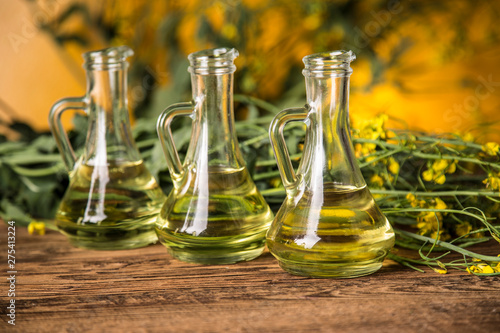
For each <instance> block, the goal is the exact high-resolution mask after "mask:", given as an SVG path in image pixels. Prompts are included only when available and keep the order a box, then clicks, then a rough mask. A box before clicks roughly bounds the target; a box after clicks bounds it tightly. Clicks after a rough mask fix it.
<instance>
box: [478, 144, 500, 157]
mask: <svg viewBox="0 0 500 333" xmlns="http://www.w3.org/2000/svg"><path fill="white" fill-rule="evenodd" d="M481 149H482V150H483V151H484V152H485V153H486V154H488V155H490V156H495V155H497V154H498V151H499V149H500V146H499V145H498V143H496V142H487V143H485V144H484V145H483V146H482V147H481Z"/></svg>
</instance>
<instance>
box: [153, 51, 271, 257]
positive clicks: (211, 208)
mask: <svg viewBox="0 0 500 333" xmlns="http://www.w3.org/2000/svg"><path fill="white" fill-rule="evenodd" d="M237 56H238V52H237V51H236V50H235V49H227V48H217V49H209V50H203V51H199V52H195V53H192V54H190V55H189V57H188V59H189V62H190V66H189V72H190V73H191V83H192V94H193V100H192V102H188V103H178V104H173V105H171V106H169V107H168V108H166V109H165V110H164V111H163V113H162V114H161V115H160V117H159V119H158V125H157V129H158V135H159V138H160V141H161V143H162V146H163V150H164V153H165V158H166V161H167V166H168V168H169V171H170V174H171V177H172V181H173V185H174V187H173V189H172V191H171V193H170V194H169V195H168V197H167V200H166V201H165V204H164V205H163V207H162V210H161V212H160V214H159V217H158V221H157V224H156V232H157V234H158V238H159V240H160V242H161V243H162V244H164V245H165V246H166V247H167V250H168V252H169V253H170V254H171V255H172V256H173V257H174V258H177V259H179V260H182V261H186V262H194V263H201V264H228V263H234V262H237V261H242V260H251V259H253V258H255V257H257V256H259V255H260V254H261V253H262V251H263V249H264V246H265V234H266V231H267V229H268V227H269V224H270V223H271V221H272V219H273V214H272V212H271V210H270V208H269V206H268V204H267V203H266V201H265V200H264V198H263V197H262V195H261V194H260V193H259V191H258V190H257V188H256V186H255V184H254V182H253V180H252V179H251V177H250V174H249V172H248V170H247V168H246V166H245V162H244V160H243V158H242V155H241V153H240V150H239V146H238V141H237V137H236V132H235V128H234V120H233V118H234V115H233V73H234V71H235V70H236V66H235V65H234V63H233V61H234V59H235V58H236V57H237ZM176 116H189V117H190V118H191V119H192V128H191V141H190V144H189V147H188V150H187V153H186V156H185V159H184V163H182V164H181V162H180V160H179V155H178V153H177V150H176V148H175V145H174V141H173V138H172V132H171V129H170V124H171V122H172V120H173V119H174V118H175V117H176Z"/></svg>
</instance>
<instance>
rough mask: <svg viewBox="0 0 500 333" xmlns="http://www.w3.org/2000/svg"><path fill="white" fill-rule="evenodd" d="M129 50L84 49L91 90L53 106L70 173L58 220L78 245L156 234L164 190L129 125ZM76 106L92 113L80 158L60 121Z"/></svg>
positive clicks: (124, 243) (103, 245)
mask: <svg viewBox="0 0 500 333" xmlns="http://www.w3.org/2000/svg"><path fill="white" fill-rule="evenodd" d="M132 54H133V52H132V50H131V49H130V48H128V47H126V46H121V47H112V48H108V49H104V50H99V51H93V52H88V53H85V54H84V55H83V57H84V59H85V64H84V68H85V70H86V73H87V93H86V95H85V96H83V97H80V98H65V99H61V100H60V101H58V102H57V103H56V104H55V105H54V106H53V107H52V109H51V111H50V115H49V124H50V128H51V131H52V134H53V135H54V138H55V140H56V142H57V145H58V147H59V151H60V152H61V155H62V157H63V160H64V163H65V165H66V168H67V170H68V172H69V177H70V183H69V186H68V189H67V190H66V193H65V194H64V197H63V198H62V201H61V204H60V206H59V209H58V210H57V213H56V217H55V218H56V224H57V227H58V228H59V230H60V231H61V232H62V233H63V234H65V235H66V236H68V237H69V240H70V242H71V243H72V244H73V245H75V246H78V247H83V248H89V249H98V250H117V249H127V248H135V247H141V246H146V245H148V244H151V243H154V242H156V241H157V237H156V233H155V231H154V222H155V220H156V217H157V215H158V213H159V211H160V208H161V205H162V203H163V201H164V200H165V196H164V194H163V192H162V190H161V188H160V187H159V185H158V183H157V182H156V180H155V179H154V177H153V176H152V175H151V174H150V172H149V171H148V170H147V169H146V167H145V166H144V163H143V161H142V159H141V156H140V154H139V151H138V149H137V148H136V146H135V142H134V139H133V136H132V133H131V130H130V121H129V115H128V105H127V67H128V63H127V61H126V60H125V59H126V58H127V57H129V56H131V55H132ZM71 109H79V110H83V111H84V112H85V113H86V114H87V116H88V132H87V139H86V142H85V146H84V149H83V153H82V155H81V156H80V157H79V158H78V159H76V158H75V153H74V150H73V148H72V147H71V144H70V142H69V140H68V136H67V134H66V132H65V130H64V128H63V126H62V124H61V115H62V114H63V113H64V111H66V110H71Z"/></svg>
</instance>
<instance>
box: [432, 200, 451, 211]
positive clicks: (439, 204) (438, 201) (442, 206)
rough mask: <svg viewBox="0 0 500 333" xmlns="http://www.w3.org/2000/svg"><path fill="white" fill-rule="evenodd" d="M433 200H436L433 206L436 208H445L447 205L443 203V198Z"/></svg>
mask: <svg viewBox="0 0 500 333" xmlns="http://www.w3.org/2000/svg"><path fill="white" fill-rule="evenodd" d="M434 201H435V202H436V206H435V208H436V209H446V208H448V206H446V204H445V203H444V201H443V200H441V199H439V198H436V199H434Z"/></svg>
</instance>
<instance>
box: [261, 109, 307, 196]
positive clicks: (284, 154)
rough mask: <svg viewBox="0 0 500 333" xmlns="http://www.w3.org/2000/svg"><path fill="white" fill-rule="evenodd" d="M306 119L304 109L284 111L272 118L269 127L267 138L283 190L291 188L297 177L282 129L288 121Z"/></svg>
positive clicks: (305, 110)
mask: <svg viewBox="0 0 500 333" xmlns="http://www.w3.org/2000/svg"><path fill="white" fill-rule="evenodd" d="M306 118H307V109H306V108H305V107H302V108H291V109H285V110H283V111H281V112H279V113H278V114H277V115H276V116H275V117H274V119H273V120H272V121H271V125H270V127H269V138H270V140H271V145H272V147H273V151H274V156H275V157H276V162H277V164H278V169H279V172H280V174H281V179H282V180H283V186H285V190H288V189H290V187H292V186H293V184H294V183H295V182H296V181H297V177H296V175H295V171H294V170H293V166H292V161H291V160H290V154H289V153H288V148H287V146H286V143H285V138H284V136H283V128H284V127H285V125H286V124H287V123H288V122H290V121H299V120H304V119H306Z"/></svg>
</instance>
